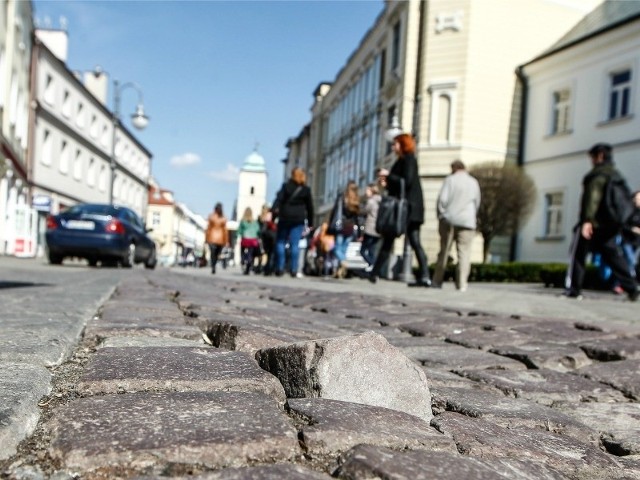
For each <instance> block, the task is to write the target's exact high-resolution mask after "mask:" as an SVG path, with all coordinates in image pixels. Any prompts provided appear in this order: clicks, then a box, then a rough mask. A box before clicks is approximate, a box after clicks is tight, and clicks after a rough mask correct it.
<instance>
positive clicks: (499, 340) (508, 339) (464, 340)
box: [444, 326, 536, 351]
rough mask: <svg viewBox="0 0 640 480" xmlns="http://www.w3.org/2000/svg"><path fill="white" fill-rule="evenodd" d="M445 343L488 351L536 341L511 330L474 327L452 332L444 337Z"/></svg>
mask: <svg viewBox="0 0 640 480" xmlns="http://www.w3.org/2000/svg"><path fill="white" fill-rule="evenodd" d="M444 338H445V340H446V341H447V342H451V343H455V344H456V345H461V346H463V347H467V348H473V349H478V350H484V351H489V350H491V349H492V348H494V347H495V346H497V345H505V344H506V345H522V344H525V343H530V342H533V341H535V340H536V339H535V338H534V337H533V336H531V335H528V334H525V333H522V332H518V331H517V330H514V329H512V328H507V327H497V328H493V327H492V328H486V327H478V326H474V327H473V328H467V329H464V330H454V331H452V332H449V333H447V334H446V335H445V337H444Z"/></svg>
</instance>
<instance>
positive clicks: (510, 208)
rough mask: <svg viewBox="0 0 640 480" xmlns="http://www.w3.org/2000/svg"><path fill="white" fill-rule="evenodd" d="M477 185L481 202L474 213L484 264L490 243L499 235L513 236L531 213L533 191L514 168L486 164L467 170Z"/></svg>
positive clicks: (510, 165) (531, 186) (524, 175)
mask: <svg viewBox="0 0 640 480" xmlns="http://www.w3.org/2000/svg"><path fill="white" fill-rule="evenodd" d="M469 173H470V174H471V175H473V176H474V177H475V178H476V179H477V180H478V183H479V184H480V192H481V195H482V201H481V202H480V208H479V209H478V231H479V232H480V233H481V234H482V239H483V242H484V245H483V259H484V261H485V262H486V261H487V257H488V254H489V248H490V246H491V241H492V240H493V239H494V238H495V237H496V236H499V235H513V234H515V233H516V232H517V231H518V230H519V229H520V227H521V226H522V225H524V223H525V222H526V221H527V219H528V218H529V216H530V215H531V213H532V212H533V207H534V202H535V196H536V187H535V184H534V183H533V180H532V179H531V177H530V176H529V175H527V174H526V173H525V172H524V170H523V169H522V168H520V167H518V166H516V165H512V164H503V163H497V162H487V163H482V164H479V165H476V166H475V167H472V168H470V169H469Z"/></svg>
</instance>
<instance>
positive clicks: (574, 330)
mask: <svg viewBox="0 0 640 480" xmlns="http://www.w3.org/2000/svg"><path fill="white" fill-rule="evenodd" d="M513 329H514V330H516V331H519V332H522V333H525V334H527V335H531V336H532V337H535V338H536V339H538V340H539V341H544V342H551V343H576V342H584V341H590V340H603V339H607V338H616V337H617V336H618V333H616V332H612V331H604V330H603V329H602V328H600V327H597V326H591V327H589V326H587V325H586V324H584V323H580V324H578V325H576V324H575V323H570V322H563V321H541V322H537V323H529V324H525V325H520V326H515V327H513Z"/></svg>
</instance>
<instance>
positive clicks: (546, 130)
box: [518, 1, 640, 262]
mask: <svg viewBox="0 0 640 480" xmlns="http://www.w3.org/2000/svg"><path fill="white" fill-rule="evenodd" d="M521 71H522V77H523V79H524V80H525V82H526V87H527V88H526V91H527V102H526V105H528V107H527V109H526V114H525V116H524V126H523V128H524V132H525V137H524V142H523V158H522V163H523V165H524V168H525V170H526V171H527V173H528V174H529V175H530V176H531V177H533V179H534V181H535V183H536V185H537V187H538V198H537V201H536V204H535V205H536V206H535V210H534V213H533V216H532V218H531V220H530V221H529V222H528V223H527V225H526V226H525V228H524V229H523V230H522V231H521V232H520V235H519V237H518V257H519V258H520V259H522V260H526V261H558V262H564V261H566V260H567V256H568V253H567V252H568V251H569V244H570V242H571V238H572V230H573V227H574V226H575V225H576V223H577V221H578V214H579V210H580V196H581V194H582V178H583V177H584V175H585V174H586V173H587V172H588V171H589V170H590V169H591V162H590V160H589V157H588V156H587V151H588V150H589V148H590V147H591V146H592V145H593V144H595V143H597V142H606V143H609V144H611V145H612V146H613V148H614V161H615V163H616V166H617V168H618V169H619V170H620V171H621V172H622V173H623V174H624V175H625V176H626V178H627V181H628V182H629V185H630V186H631V188H632V190H638V189H640V115H639V114H640V1H628V2H619V1H606V2H605V3H603V4H601V5H600V6H598V7H597V8H596V9H594V10H593V11H592V12H591V13H590V14H589V15H588V16H586V17H585V18H584V19H583V20H582V21H580V22H579V23H578V24H577V25H575V27H574V28H573V29H571V30H570V31H569V32H568V33H567V34H566V35H565V36H564V37H563V38H562V39H560V40H559V41H558V42H557V43H555V44H554V45H553V46H552V47H551V48H549V49H548V50H547V51H546V52H544V53H543V54H542V55H540V56H538V57H536V58H534V59H533V60H531V61H529V62H528V63H526V64H524V65H522V67H521Z"/></svg>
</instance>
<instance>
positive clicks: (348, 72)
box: [308, 0, 599, 261]
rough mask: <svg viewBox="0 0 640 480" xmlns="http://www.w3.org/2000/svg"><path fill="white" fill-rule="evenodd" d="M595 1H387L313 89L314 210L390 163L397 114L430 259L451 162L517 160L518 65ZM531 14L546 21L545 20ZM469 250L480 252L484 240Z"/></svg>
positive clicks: (501, 254) (498, 255)
mask: <svg viewBox="0 0 640 480" xmlns="http://www.w3.org/2000/svg"><path fill="white" fill-rule="evenodd" d="M598 2H599V0H585V1H578V0H574V1H572V0H569V1H553V0H551V1H548V0H527V1H522V2H513V1H510V0H428V1H419V0H409V1H392V0H387V1H386V2H385V5H384V9H383V11H382V12H381V14H380V15H379V17H378V18H377V20H376V22H375V24H374V25H373V26H372V27H371V29H370V30H369V31H368V32H367V33H366V34H365V36H364V38H363V39H362V41H361V42H360V45H359V46H358V47H357V49H356V50H355V51H354V53H353V54H352V55H351V57H350V58H349V59H348V61H347V63H346V64H345V66H344V67H343V68H342V70H341V71H340V72H339V73H338V74H337V76H336V78H335V80H334V81H333V82H330V83H329V82H325V83H322V84H320V87H318V89H316V91H315V92H314V98H315V101H314V104H313V106H312V120H311V124H310V139H309V141H310V152H309V155H308V158H309V161H310V163H311V165H310V167H309V168H310V169H311V170H313V172H314V181H315V183H314V185H313V188H314V189H315V192H316V196H317V197H318V198H319V200H320V201H319V203H318V216H319V217H322V216H323V215H325V214H326V212H327V211H328V210H329V209H330V208H331V206H332V203H333V200H334V199H335V195H336V194H337V193H338V192H339V191H340V190H341V189H342V188H344V185H346V182H347V181H348V180H350V179H354V180H356V181H357V182H358V184H359V185H360V186H361V187H364V186H365V185H366V184H367V183H368V182H370V181H372V180H373V178H374V171H375V168H376V167H380V166H384V167H388V166H390V165H391V163H392V162H393V161H394V158H393V155H392V154H391V150H390V148H389V144H388V143H387V141H386V140H385V138H384V134H385V132H386V131H387V130H388V129H390V128H391V127H392V126H393V120H394V117H395V118H397V120H398V122H399V126H400V128H401V129H402V130H403V131H407V132H412V133H413V134H414V135H415V137H416V139H417V143H418V150H417V157H418V163H419V170H420V177H421V182H422V187H423V190H424V194H425V195H424V198H425V207H426V218H425V225H424V227H423V228H422V231H421V235H422V242H423V245H424V246H425V248H426V251H427V253H428V255H429V256H430V258H432V259H433V258H435V255H436V254H437V250H438V248H439V238H438V230H437V219H436V214H435V204H436V198H437V194H438V192H439V190H440V186H441V184H442V181H443V178H444V177H445V176H446V175H447V174H449V173H450V168H449V165H450V163H451V162H452V161H453V160H456V159H460V160H462V161H463V162H465V163H466V164H467V166H469V167H472V166H473V165H476V164H479V163H483V162H487V161H500V162H505V161H512V162H515V161H516V159H517V153H518V132H519V118H520V117H519V102H520V91H519V89H518V83H517V81H516V75H515V73H514V71H515V69H516V67H517V66H518V65H519V64H521V63H522V59H526V58H531V57H533V56H535V55H536V54H538V53H540V52H542V51H543V50H544V49H545V48H548V46H549V45H551V44H552V43H553V42H554V41H556V40H557V39H558V38H560V37H561V36H562V35H563V34H564V33H565V32H566V31H567V30H568V29H569V28H570V27H571V26H572V25H574V24H575V23H576V22H577V21H578V20H579V19H580V18H582V17H583V16H584V14H585V13H586V12H587V11H588V7H589V6H590V5H594V4H597V3H598ZM532 18H540V19H542V18H543V19H544V28H543V29H541V28H539V24H538V22H532V21H531V19H532ZM514 39H517V41H514ZM496 244H497V246H496V251H495V252H494V261H495V260H507V259H508V258H507V257H509V252H508V248H504V245H505V243H503V244H502V245H501V244H500V242H496ZM506 245H508V243H506ZM474 258H475V259H476V260H480V259H481V258H482V245H481V240H480V238H478V241H477V242H476V245H475V246H474Z"/></svg>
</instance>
